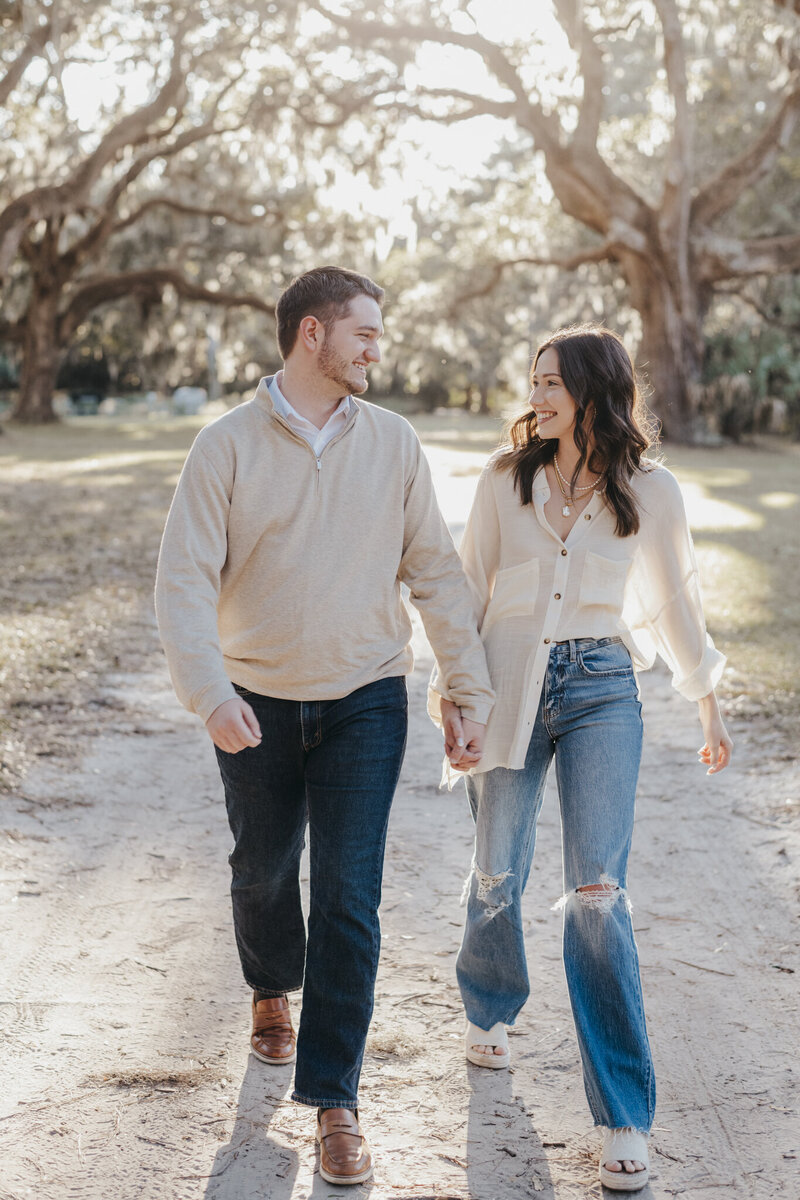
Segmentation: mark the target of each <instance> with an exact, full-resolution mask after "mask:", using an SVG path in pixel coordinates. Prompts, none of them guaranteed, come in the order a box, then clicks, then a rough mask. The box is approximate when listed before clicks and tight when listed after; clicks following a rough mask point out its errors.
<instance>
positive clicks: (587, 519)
mask: <svg viewBox="0 0 800 1200" xmlns="http://www.w3.org/2000/svg"><path fill="white" fill-rule="evenodd" d="M583 519H584V521H591V519H592V514H591V513H587V514H586V516H585V517H584V518H583Z"/></svg>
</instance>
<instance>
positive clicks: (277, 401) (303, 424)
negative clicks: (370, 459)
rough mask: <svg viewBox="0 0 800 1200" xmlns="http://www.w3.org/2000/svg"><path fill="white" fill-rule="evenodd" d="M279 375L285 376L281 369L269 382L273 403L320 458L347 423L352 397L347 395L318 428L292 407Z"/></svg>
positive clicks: (276, 409) (277, 410)
mask: <svg viewBox="0 0 800 1200" xmlns="http://www.w3.org/2000/svg"><path fill="white" fill-rule="evenodd" d="M279 375H280V377H281V378H283V372H280V371H279V372H278V374H277V375H274V376H273V377H272V379H271V380H270V383H269V394H270V396H271V397H272V403H273V404H274V405H275V411H276V412H277V413H279V414H280V415H281V416H282V417H283V419H284V420H285V421H287V422H288V424H289V425H291V427H292V429H293V430H294V431H295V433H299V434H300V436H301V437H304V438H305V439H306V441H307V442H308V444H309V446H310V447H311V449H312V450H313V451H314V453H315V454H316V456H317V458H319V456H320V454H321V453H322V451H323V450H324V449H325V447H326V446H327V444H328V442H329V441H330V440H331V438H335V437H336V435H337V434H338V433H341V432H342V430H343V429H344V427H345V425H346V424H347V419H348V417H349V416H350V409H351V407H352V403H353V402H352V399H351V398H350V396H345V398H344V399H343V400H342V401H341V403H340V404H339V406H338V407H337V408H336V409H335V410H334V411H333V413H332V414H331V415H330V417H329V418H328V420H327V421H326V422H325V424H324V425H323V426H322V429H318V428H317V426H316V425H315V424H314V423H313V421H309V420H308V418H307V417H304V416H302V415H301V414H300V413H299V412H298V411H297V409H295V408H292V406H291V404H290V403H289V401H288V400H287V399H286V397H285V396H284V394H283V392H282V391H281V389H280V387H279V386H278V376H279Z"/></svg>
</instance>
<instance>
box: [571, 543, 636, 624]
mask: <svg viewBox="0 0 800 1200" xmlns="http://www.w3.org/2000/svg"><path fill="white" fill-rule="evenodd" d="M629 567H630V562H629V561H628V560H627V559H625V560H624V561H623V562H620V561H619V560H618V559H614V558H603V556H602V554H593V553H592V552H591V551H590V552H589V553H588V554H587V555H586V561H585V563H584V564H583V574H582V575H581V588H580V593H579V596H578V607H579V608H589V607H591V606H592V605H600V606H601V607H602V608H613V609H615V610H617V611H618V612H621V611H622V601H623V599H624V596H625V581H626V579H627V578H628V568H629Z"/></svg>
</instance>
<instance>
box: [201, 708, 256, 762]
mask: <svg viewBox="0 0 800 1200" xmlns="http://www.w3.org/2000/svg"><path fill="white" fill-rule="evenodd" d="M206 729H207V730H208V733H209V737H210V738H211V740H212V742H213V743H214V745H215V746H219V748H220V750H225V751H226V752H227V753H228V754H238V753H239V751H240V750H244V748H245V746H258V745H259V743H260V742H261V729H260V728H259V724H258V721H257V720H256V714H255V713H254V712H253V710H252V708H251V707H250V705H249V704H248V703H247V701H246V700H243V699H242V697H241V696H234V698H233V699H232V700H226V701H225V703H224V704H220V705H219V706H218V707H217V708H215V709H214V711H213V713H212V714H211V716H210V717H209V718H208V720H207V721H206Z"/></svg>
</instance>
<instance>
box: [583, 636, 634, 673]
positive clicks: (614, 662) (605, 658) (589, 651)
mask: <svg viewBox="0 0 800 1200" xmlns="http://www.w3.org/2000/svg"><path fill="white" fill-rule="evenodd" d="M576 661H577V663H578V666H579V668H580V670H581V672H582V673H583V674H584V675H588V676H591V677H602V678H604V679H608V678H610V677H611V676H614V675H617V676H620V677H622V676H626V675H633V662H632V661H631V656H630V651H629V650H628V647H627V646H626V645H625V644H624V642H621V641H620V640H619V639H618V638H614V639H613V640H612V639H610V638H602V639H601V640H600V641H598V642H594V643H593V644H592V643H586V644H585V645H583V646H579V647H578V649H577V652H576Z"/></svg>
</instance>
